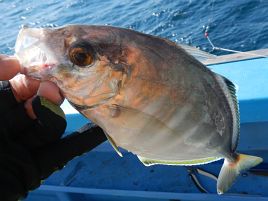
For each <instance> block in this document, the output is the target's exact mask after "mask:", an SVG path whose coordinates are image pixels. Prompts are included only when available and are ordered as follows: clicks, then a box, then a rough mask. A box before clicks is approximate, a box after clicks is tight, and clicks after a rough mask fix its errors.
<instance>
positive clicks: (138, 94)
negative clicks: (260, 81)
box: [15, 25, 262, 194]
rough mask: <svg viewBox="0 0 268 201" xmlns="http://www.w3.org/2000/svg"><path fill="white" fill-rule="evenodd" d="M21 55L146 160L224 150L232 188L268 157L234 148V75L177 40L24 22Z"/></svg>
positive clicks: (192, 159)
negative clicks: (212, 68)
mask: <svg viewBox="0 0 268 201" xmlns="http://www.w3.org/2000/svg"><path fill="white" fill-rule="evenodd" d="M15 49H16V56H17V58H18V59H19V60H20V62H21V64H22V65H23V66H25V67H26V73H27V75H28V76H32V77H34V78H37V79H42V80H51V81H53V82H55V83H56V84H57V85H58V86H59V87H60V89H61V90H62V92H63V94H64V96H65V97H66V98H67V99H68V100H69V101H70V103H71V104H72V105H73V106H74V107H75V108H76V109H77V110H78V111H79V112H80V113H82V114H83V115H84V116H86V117H87V118H88V119H90V120H91V121H93V122H94V123H96V124H97V125H99V126H100V127H101V128H102V129H103V130H104V131H105V132H106V133H107V137H108V139H109V140H110V142H111V143H112V145H113V147H114V148H115V149H116V150H117V152H118V153H119V154H120V152H119V151H118V147H122V148H124V149H126V150H128V151H131V152H132V153H134V154H136V155H137V156H138V158H139V159H140V161H141V162H142V163H144V164H145V165H153V164H166V165H197V164H205V163H210V162H212V161H216V160H219V159H222V158H224V164H223V166H222V169H221V171H220V174H219V178H218V182H217V192H218V193H219V194H222V193H224V192H225V191H227V190H228V189H229V188H230V186H231V185H232V183H233V182H234V180H235V178H236V177H237V176H238V175H239V173H240V172H241V171H242V170H246V169H249V168H251V167H253V166H255V165H257V164H259V163H261V162H262V159H261V158H259V157H255V156H249V155H244V154H238V153H236V151H235V150H236V148H237V143H238V138H239V111H238V104H237V99H236V95H235V87H234V85H233V84H232V82H231V81H229V80H227V79H226V78H224V77H222V76H220V75H218V74H216V73H213V72H212V71H210V70H209V69H208V68H207V67H206V66H204V65H203V64H202V63H201V62H199V61H197V60H196V59H195V58H194V57H192V56H191V55H189V54H188V53H187V52H186V51H185V50H184V49H183V48H181V47H180V46H178V45H176V44H175V43H173V42H171V41H168V40H165V39H161V38H159V37H155V36H151V35H146V34H142V33H139V32H136V31H133V30H127V29H122V28H116V27H110V26H87V25H69V26H65V27H60V28H24V29H22V30H21V31H20V33H19V35H18V38H17V42H16V47H15Z"/></svg>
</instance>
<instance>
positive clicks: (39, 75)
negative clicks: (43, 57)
mask: <svg viewBox="0 0 268 201" xmlns="http://www.w3.org/2000/svg"><path fill="white" fill-rule="evenodd" d="M55 67H56V64H48V63H41V64H40V63H34V64H32V65H31V66H29V67H22V74H24V75H26V76H29V77H31V78H34V79H37V80H48V79H50V78H51V77H52V76H51V74H52V71H53V69H54V68H55Z"/></svg>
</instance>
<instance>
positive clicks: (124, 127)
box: [85, 107, 221, 161]
mask: <svg viewBox="0 0 268 201" xmlns="http://www.w3.org/2000/svg"><path fill="white" fill-rule="evenodd" d="M191 110H192V108H187V107H184V108H180V109H177V110H176V111H175V112H173V114H172V115H171V116H169V117H168V118H167V117H163V118H161V119H159V118H156V117H155V116H153V115H150V114H148V113H145V112H142V111H139V110H136V109H132V108H125V107H120V115H119V116H118V117H116V118H111V117H109V118H107V116H109V115H105V114H107V108H106V109H105V108H103V109H102V110H98V111H96V112H94V114H92V111H91V112H90V114H89V113H88V114H87V115H88V116H94V117H97V118H96V119H95V121H96V122H95V123H97V124H98V125H100V126H101V127H102V128H103V129H104V130H105V131H106V132H107V133H108V135H109V136H110V137H111V138H112V139H113V141H114V142H115V143H116V145H117V146H120V147H122V148H124V149H126V150H128V151H131V152H132V153H134V154H136V155H138V156H142V157H146V158H150V159H155V160H172V161H184V160H192V159H202V158H208V157H221V155H220V154H219V152H218V150H217V149H218V146H220V144H219V143H215V142H220V140H219V139H217V140H215V138H219V137H220V135H219V134H217V132H216V129H214V128H213V126H212V125H210V124H208V123H206V121H205V120H204V119H205V117H202V118H203V119H202V118H199V119H197V120H194V119H192V118H191V115H189V113H190V112H191ZM165 114H167V113H165ZM85 115H86V114H85ZM87 115H86V116H87Z"/></svg>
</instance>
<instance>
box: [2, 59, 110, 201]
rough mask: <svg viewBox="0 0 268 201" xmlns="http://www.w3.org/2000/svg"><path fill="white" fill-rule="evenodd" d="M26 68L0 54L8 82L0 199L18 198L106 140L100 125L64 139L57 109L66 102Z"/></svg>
mask: <svg viewBox="0 0 268 201" xmlns="http://www.w3.org/2000/svg"><path fill="white" fill-rule="evenodd" d="M23 72H24V70H23V67H21V66H20V64H19V62H18V61H17V60H16V59H15V58H14V57H8V56H6V55H0V80H6V81H5V82H2V81H0V114H1V115H0V161H1V164H2V165H1V166H0V186H1V188H0V200H8V201H15V200H18V199H19V198H20V197H22V196H25V195H26V194H27V192H28V191H29V190H32V189H35V188H37V187H38V186H39V185H40V182H41V180H43V179H45V178H47V177H48V176H49V175H50V174H52V173H53V172H54V171H55V170H57V169H60V168H62V167H63V166H64V165H65V164H66V163H67V162H68V161H70V160H71V159H73V158H74V157H76V156H79V155H81V154H83V153H84V152H87V151H89V150H91V149H93V148H94V147H96V146H97V145H99V144H100V143H102V142H103V141H105V140H106V137H105V134H104V132H103V131H102V129H101V128H99V127H86V129H84V130H83V132H74V133H72V134H70V135H69V136H67V137H65V138H61V137H62V134H63V133H64V130H65V127H66V120H65V116H64V113H63V111H62V110H61V108H60V107H59V105H60V104H61V103H62V101H63V97H62V96H61V93H60V90H59V88H58V87H57V86H56V85H55V84H53V83H52V82H48V81H45V82H41V83H40V81H37V80H33V79H31V78H29V77H26V76H24V75H23ZM18 73H21V74H18ZM8 80H9V81H8Z"/></svg>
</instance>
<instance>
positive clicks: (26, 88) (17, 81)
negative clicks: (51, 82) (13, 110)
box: [9, 74, 40, 102]
mask: <svg viewBox="0 0 268 201" xmlns="http://www.w3.org/2000/svg"><path fill="white" fill-rule="evenodd" d="M9 82H10V85H11V88H12V91H13V94H14V96H15V98H16V100H17V101H18V102H22V101H25V100H27V99H29V98H31V97H33V96H34V95H35V94H36V93H37V90H38V88H39V85H40V81H38V80H35V79H32V78H29V77H27V76H25V75H22V74H19V75H17V76H15V77H14V78H12V79H11V80H10V81H9Z"/></svg>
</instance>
